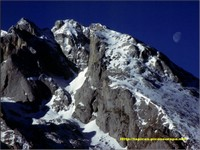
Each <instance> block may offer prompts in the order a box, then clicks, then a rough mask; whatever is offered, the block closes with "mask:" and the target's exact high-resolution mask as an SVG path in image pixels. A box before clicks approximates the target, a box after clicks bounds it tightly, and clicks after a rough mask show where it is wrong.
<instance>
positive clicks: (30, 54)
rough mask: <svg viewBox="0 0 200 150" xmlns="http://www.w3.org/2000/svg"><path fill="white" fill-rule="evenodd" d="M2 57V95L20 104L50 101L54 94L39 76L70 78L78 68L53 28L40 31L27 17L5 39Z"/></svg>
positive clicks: (3, 39)
mask: <svg viewBox="0 0 200 150" xmlns="http://www.w3.org/2000/svg"><path fill="white" fill-rule="evenodd" d="M1 58H2V59H1V62H2V63H1V93H2V96H7V97H14V99H15V100H16V101H36V100H37V101H39V100H42V99H49V98H50V97H51V95H52V92H53V91H52V89H51V87H50V85H48V84H46V83H44V82H43V81H42V80H40V78H39V76H40V75H42V74H46V75H55V76H63V77H65V78H66V79H69V78H70V77H72V76H73V69H74V68H75V67H73V64H72V63H71V62H69V61H68V60H67V59H66V57H65V56H64V54H63V53H62V51H61V49H60V47H59V45H58V44H57V43H56V41H55V40H54V36H53V34H52V33H51V31H50V30H49V29H44V30H42V29H39V28H38V27H37V26H36V25H35V24H33V23H32V22H30V21H28V20H26V19H24V18H22V19H21V20H20V21H19V22H18V23H17V24H16V25H15V26H13V27H11V28H10V29H9V32H8V33H7V34H6V35H5V36H3V37H1ZM13 85H17V86H13ZM54 91H55V90H54Z"/></svg>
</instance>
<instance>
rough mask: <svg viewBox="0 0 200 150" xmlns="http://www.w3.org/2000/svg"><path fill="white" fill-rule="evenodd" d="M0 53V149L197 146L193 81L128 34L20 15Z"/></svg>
mask: <svg viewBox="0 0 200 150" xmlns="http://www.w3.org/2000/svg"><path fill="white" fill-rule="evenodd" d="M1 52H2V53H1V70H2V71H1V83H2V84H1V93H2V98H1V107H2V109H1V133H2V134H1V143H2V146H3V147H2V148H4V147H7V148H15V149H19V148H20V149H30V148H36V149H38V148H40V149H41V148H49V149H55V148H62V149H66V148H83V149H88V148H90V149H112V148H113V149H172V148H176V149H180V148H181V149H199V148H200V141H199V139H200V129H199V79H197V78H195V77H194V76H193V75H191V74H190V73H188V72H186V71H184V70H183V69H182V68H180V67H178V66H177V65H175V64H174V63H173V62H171V61H170V60H169V59H168V58H167V57H166V56H165V55H164V54H162V53H161V52H159V51H157V50H156V49H154V48H152V47H150V46H148V45H146V44H145V43H143V42H141V41H139V40H138V39H136V38H133V37H131V36H130V35H127V34H122V33H119V32H116V31H113V30H111V29H108V28H107V27H106V26H104V25H101V24H99V23H96V24H91V25H90V26H89V27H85V26H83V25H81V24H79V23H78V22H76V21H74V20H58V21H56V23H55V25H54V26H53V28H52V29H51V30H50V29H40V28H39V27H37V26H36V25H35V24H34V23H32V22H31V21H29V20H27V19H24V18H22V19H21V20H20V21H19V22H18V23H17V24H16V25H15V26H12V27H11V28H10V29H9V31H8V32H7V33H6V32H4V31H1ZM120 138H186V139H187V140H185V141H151V142H150V141H139V142H137V141H120Z"/></svg>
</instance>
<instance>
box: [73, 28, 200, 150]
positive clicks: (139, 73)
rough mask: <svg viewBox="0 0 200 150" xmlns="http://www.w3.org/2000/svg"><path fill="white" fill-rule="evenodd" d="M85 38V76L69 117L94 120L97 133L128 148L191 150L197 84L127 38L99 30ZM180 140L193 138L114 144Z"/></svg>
mask: <svg viewBox="0 0 200 150" xmlns="http://www.w3.org/2000/svg"><path fill="white" fill-rule="evenodd" d="M90 33H92V34H91V35H90V37H89V38H90V57H89V63H88V72H87V74H86V80H85V82H84V84H83V86H82V87H81V88H80V89H79V90H78V91H77V92H76V94H75V100H76V102H75V104H76V109H75V112H74V114H73V116H74V117H76V118H78V119H79V120H81V121H82V122H84V123H88V122H89V121H91V120H92V119H94V118H95V119H96V122H97V125H98V126H99V127H100V129H102V130H103V131H104V132H109V134H110V135H111V136H112V137H114V138H116V139H118V142H120V144H121V145H122V146H128V148H147V149H148V148H170V149H171V148H185V147H186V145H187V146H189V147H192V146H194V145H195V143H197V141H198V137H199V135H198V124H197V122H198V121H199V119H198V90H197V89H196V88H197V87H198V79H195V77H193V76H191V75H189V73H187V72H185V71H184V70H182V69H181V68H179V67H178V66H176V65H175V64H173V63H172V62H170V60H169V59H168V58H167V57H166V56H164V55H163V54H161V53H160V52H158V51H156V50H155V49H153V48H151V47H149V46H147V45H145V44H144V43H142V42H140V41H138V40H136V39H134V38H132V37H130V36H129V35H125V34H121V33H118V32H115V31H112V30H109V29H107V28H105V27H103V26H102V28H101V30H100V31H99V25H98V26H97V27H96V28H95V27H94V28H92V29H91V31H90ZM190 111H192V112H193V115H192V116H191V114H190V113H189V112H190ZM186 120H187V121H186ZM185 122H187V123H185ZM195 122H196V123H195ZM191 127H192V128H193V129H195V130H196V131H195V132H193V131H194V130H193V129H192V128H191ZM190 129H191V130H190ZM186 135H187V136H188V137H187V138H189V137H194V138H195V139H190V138H189V140H188V141H187V144H186V143H184V142H180V141H178V142H165V141H164V142H151V143H149V142H134V141H129V142H124V141H120V140H119V139H120V137H136V138H139V137H144V138H145V137H147V138H153V137H155V138H156V137H163V138H164V137H165V138H167V137H174V138H181V137H184V136H186ZM197 145H198V144H197Z"/></svg>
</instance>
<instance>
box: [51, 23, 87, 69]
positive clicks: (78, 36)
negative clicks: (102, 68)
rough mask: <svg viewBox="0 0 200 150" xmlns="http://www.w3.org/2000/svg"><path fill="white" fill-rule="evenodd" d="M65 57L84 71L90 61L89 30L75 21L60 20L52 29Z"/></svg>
mask: <svg viewBox="0 0 200 150" xmlns="http://www.w3.org/2000/svg"><path fill="white" fill-rule="evenodd" d="M52 32H53V33H54V36H55V40H56V41H57V42H58V43H59V44H60V46H61V48H62V51H63V53H64V54H65V56H66V57H67V58H68V59H69V60H70V61H72V62H73V63H74V64H76V66H77V68H79V69H80V70H83V69H84V68H85V67H87V65H88V59H89V53H90V52H89V42H90V41H89V39H88V34H89V29H88V28H86V27H83V26H81V25H80V24H79V23H78V22H76V21H74V20H65V21H62V20H58V21H56V22H55V26H54V27H53V28H52Z"/></svg>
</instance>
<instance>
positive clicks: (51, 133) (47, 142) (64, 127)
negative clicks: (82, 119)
mask: <svg viewBox="0 0 200 150" xmlns="http://www.w3.org/2000/svg"><path fill="white" fill-rule="evenodd" d="M1 108H2V113H3V119H4V120H5V122H6V124H7V125H8V126H9V127H10V128H11V129H13V130H18V131H19V132H20V133H21V134H22V135H23V136H24V137H25V139H26V140H27V141H28V142H29V143H30V144H31V145H32V147H31V148H33V149H68V148H71V149H74V148H79V149H88V148H89V146H90V143H91V138H92V137H93V136H94V135H95V133H96V132H95V131H94V132H89V133H83V132H82V131H83V128H80V126H79V125H78V124H77V123H75V122H72V121H69V120H65V121H64V122H63V123H61V124H59V125H57V124H55V123H53V122H46V123H43V124H34V125H32V123H33V118H35V119H39V118H41V117H43V116H44V115H45V114H46V113H47V112H48V111H49V108H48V107H47V106H45V103H44V104H43V105H42V106H40V108H38V109H39V111H37V112H36V111H35V108H34V107H32V105H31V103H23V102H15V103H12V102H1ZM4 145H5V144H4Z"/></svg>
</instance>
